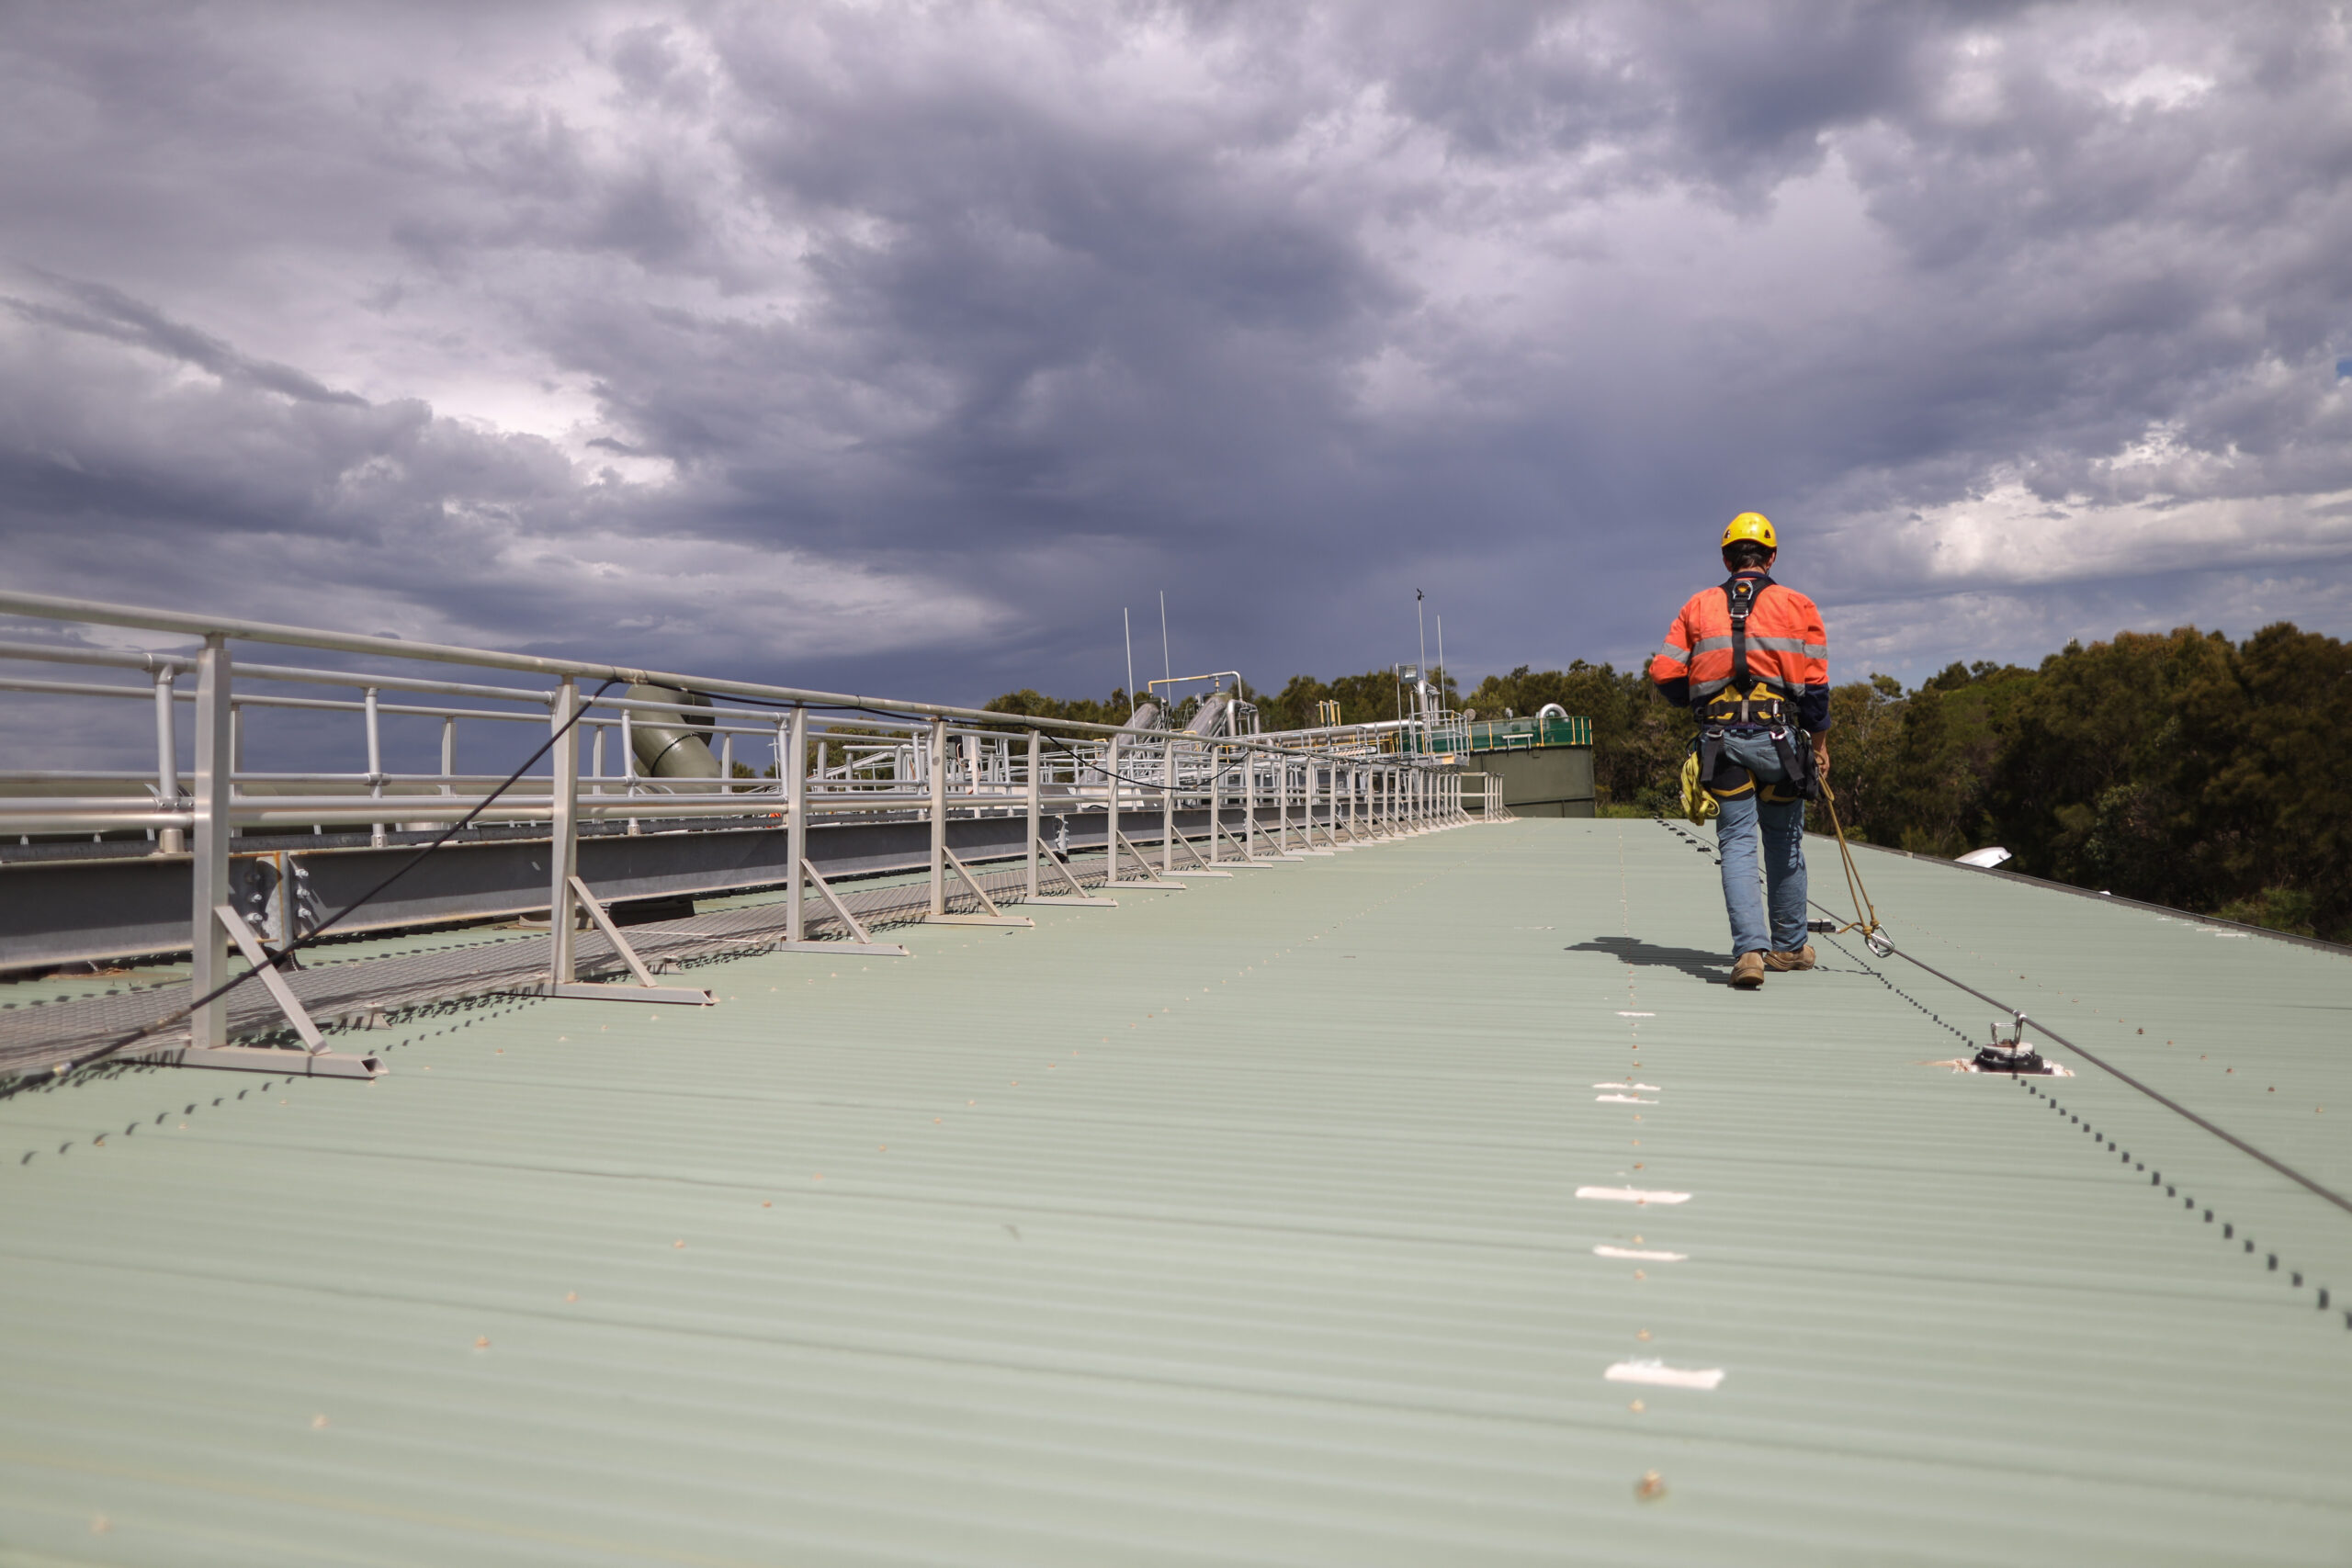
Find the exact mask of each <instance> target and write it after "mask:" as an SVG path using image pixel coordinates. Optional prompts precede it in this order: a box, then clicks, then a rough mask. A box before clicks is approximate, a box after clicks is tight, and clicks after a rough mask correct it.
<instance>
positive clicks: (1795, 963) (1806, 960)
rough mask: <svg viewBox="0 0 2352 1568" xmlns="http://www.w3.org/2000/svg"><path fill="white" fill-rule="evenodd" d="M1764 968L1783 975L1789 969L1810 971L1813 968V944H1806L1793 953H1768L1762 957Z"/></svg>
mask: <svg viewBox="0 0 2352 1568" xmlns="http://www.w3.org/2000/svg"><path fill="white" fill-rule="evenodd" d="M1764 967H1765V968H1767V969H1778V970H1781V972H1783V973H1786V972H1787V971H1789V970H1791V969H1810V968H1812V967H1813V943H1811V942H1806V943H1805V944H1804V946H1803V947H1800V948H1798V949H1797V950H1796V951H1795V952H1794V953H1766V954H1765V955H1764Z"/></svg>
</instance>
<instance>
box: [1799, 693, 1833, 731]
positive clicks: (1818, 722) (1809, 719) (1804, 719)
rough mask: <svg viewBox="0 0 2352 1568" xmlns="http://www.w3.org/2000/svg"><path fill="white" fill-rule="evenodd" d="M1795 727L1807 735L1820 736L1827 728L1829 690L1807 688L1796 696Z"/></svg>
mask: <svg viewBox="0 0 2352 1568" xmlns="http://www.w3.org/2000/svg"><path fill="white" fill-rule="evenodd" d="M1797 725H1798V727H1799V728H1802V729H1804V732H1805V733H1806V734H1808V735H1821V734H1825V733H1826V732H1827V730H1828V728H1829V688H1828V687H1826V686H1807V687H1806V688H1805V689H1804V691H1802V692H1799V693H1798V694H1797Z"/></svg>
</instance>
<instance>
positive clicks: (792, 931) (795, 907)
mask: <svg viewBox="0 0 2352 1568" xmlns="http://www.w3.org/2000/svg"><path fill="white" fill-rule="evenodd" d="M776 761H779V762H781V763H783V764H784V766H783V768H782V769H781V772H782V773H783V774H784V779H785V784H784V843H785V853H786V856H787V857H789V858H790V860H791V862H792V870H791V872H790V874H788V875H787V876H786V880H785V911H784V940H785V941H786V942H800V941H804V940H806V939H805V935H804V933H803V931H802V930H801V910H800V900H801V897H803V895H802V891H801V883H802V876H801V871H800V866H801V863H802V862H803V861H806V860H807V859H808V858H809V710H808V709H807V708H805V707H797V708H794V709H793V710H792V725H791V728H789V729H788V730H787V731H786V735H785V742H784V755H783V756H781V757H779V758H777V759H776Z"/></svg>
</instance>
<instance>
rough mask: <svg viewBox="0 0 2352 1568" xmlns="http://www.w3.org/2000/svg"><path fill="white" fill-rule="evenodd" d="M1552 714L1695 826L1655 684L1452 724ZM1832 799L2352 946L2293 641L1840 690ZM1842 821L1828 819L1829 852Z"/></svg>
mask: <svg viewBox="0 0 2352 1568" xmlns="http://www.w3.org/2000/svg"><path fill="white" fill-rule="evenodd" d="M1247 694H1248V695H1249V696H1250V699H1251V700H1252V701H1255V702H1256V703H1258V705H1259V708H1260V712H1261V716H1262V721H1263V723H1264V726H1265V728H1268V729H1294V728H1306V727H1308V726H1310V725H1312V724H1313V723H1314V722H1315V719H1316V704H1317V702H1318V701H1336V702H1338V703H1339V704H1340V710H1341V716H1342V718H1343V719H1344V720H1345V721H1346V722H1348V723H1351V724H1360V723H1367V722H1374V721H1377V720H1380V719H1385V718H1392V717H1394V716H1396V712H1395V710H1396V708H1397V691H1396V680H1395V677H1394V676H1393V675H1392V674H1391V673H1390V672H1388V671H1371V672H1370V673H1367V674H1364V675H1358V676H1344V677H1341V678H1340V679H1339V680H1336V681H1329V682H1327V681H1320V680H1317V679H1316V678H1314V677H1312V676H1307V675H1298V676H1294V677H1292V679H1291V680H1290V681H1289V682H1287V683H1286V684H1285V685H1284V686H1283V688H1282V690H1281V691H1279V692H1276V693H1273V694H1262V693H1257V692H1254V691H1250V692H1247ZM1546 703H1557V704H1559V705H1561V706H1562V707H1563V708H1565V709H1566V710H1567V711H1568V712H1569V713H1571V714H1576V715H1579V716H1584V717H1587V718H1589V719H1590V720H1591V721H1592V729H1593V751H1594V755H1593V777H1594V783H1595V785H1596V787H1597V793H1598V794H1599V796H1600V803H1601V805H1602V807H1603V808H1604V809H1613V810H1618V811H1624V810H1632V811H1638V812H1642V813H1645V814H1659V815H1662V814H1665V813H1667V812H1669V811H1673V810H1675V809H1678V808H1679V789H1678V784H1677V775H1678V773H1679V769H1680V767H1681V763H1682V758H1683V754H1684V751H1685V749H1686V748H1687V747H1688V746H1689V744H1690V740H1691V736H1692V734H1693V733H1694V732H1695V729H1694V726H1693V724H1692V722H1691V716H1690V715H1689V714H1688V713H1687V712H1685V711H1683V710H1680V709H1677V708H1674V707H1671V706H1669V705H1667V704H1666V703H1664V702H1662V701H1660V700H1659V698H1658V697H1657V694H1656V692H1655V691H1654V690H1653V689H1652V687H1651V685H1650V683H1649V680H1648V678H1647V675H1646V673H1645V671H1640V670H1631V671H1621V670H1618V669H1616V668H1615V667H1614V666H1612V665H1610V664H1605V663H1604V664H1598V665H1596V664H1589V663H1587V662H1585V661H1584V660H1577V661H1575V662H1574V663H1572V664H1570V665H1569V666H1568V667H1567V668H1566V670H1543V671H1536V670H1532V669H1530V668H1529V667H1528V666H1526V665H1521V666H1520V667H1519V668H1518V669H1516V670H1513V671H1510V673H1509V674H1506V675H1490V676H1488V677H1487V678H1486V679H1485V680H1484V681H1482V682H1479V684H1478V685H1477V687H1476V689H1475V690H1473V691H1471V692H1470V693H1468V694H1466V695H1464V694H1461V693H1460V692H1459V691H1458V690H1457V689H1456V688H1455V687H1454V686H1453V682H1451V681H1449V682H1447V705H1448V706H1449V707H1459V708H1466V709H1470V710H1474V711H1475V712H1476V715H1477V716H1479V717H1480V718H1500V717H1502V716H1504V715H1505V714H1506V712H1509V713H1513V714H1517V715H1521V716H1524V715H1529V714H1532V713H1534V712H1536V711H1537V710H1538V709H1540V708H1541V707H1543V705H1544V704H1546ZM989 707H991V708H993V709H996V710H998V711H1000V712H1005V713H1012V714H1022V715H1036V716H1052V717H1061V718H1080V719H1094V720H1095V721H1096V722H1101V723H1111V724H1119V723H1124V722H1125V719H1126V716H1127V713H1128V706H1127V702H1126V694H1125V693H1124V692H1114V693H1113V694H1112V697H1111V699H1110V700H1109V701H1107V702H1105V703H1101V704H1093V703H1087V702H1082V701H1081V702H1077V703H1065V702H1058V701H1057V700H1055V699H1052V698H1046V697H1040V696H1039V695H1038V694H1036V693H1035V692H1028V691H1023V692H1016V693H1010V694H1007V695H1005V696H1002V697H1000V698H998V699H996V700H995V701H994V702H991V703H990V704H989ZM1830 712H1831V715H1832V716H1833V718H1834V719H1835V721H1836V728H1835V730H1834V732H1833V734H1832V737H1831V746H1832V759H1833V765H1832V783H1833V784H1834V786H1835V788H1836V792H1837V802H1838V816H1839V818H1840V820H1841V821H1842V822H1843V823H1844V825H1845V828H1846V830H1847V832H1848V834H1849V836H1851V837H1855V838H1858V839H1860V840H1863V841H1865V842H1870V843H1878V844H1885V845H1890V846H1893V847H1895V848H1899V849H1905V850H1912V851H1915V852H1920V853H1925V854H1933V855H1941V856H1951V855H1957V854H1961V853H1963V852H1967V851H1969V850H1973V849H1978V848H1982V847H1984V846H1986V845H1991V844H1998V845H2000V846H2001V847H2003V848H2005V849H2007V850H2008V851H2009V852H2011V853H2012V854H2013V855H2015V856H2016V857H2017V858H2016V859H2015V860H2014V861H2013V862H2011V863H2010V869H2013V870H2018V871H2023V872H2026V873H2029V874H2032V875H2035V876H2045V877H2051V878H2053V879H2055V880H2057V881H2061V882H2067V883H2072V884H2075V886H2083V887H2096V888H2102V889H2106V890H2108V891H2111V892H2113V893H2116V894H2119V895H2120V896H2123V897H2131V898H2143V899H2146V900H2148V901H2150V902H2152V903H2158V904H2168V905H2171V906H2173V907H2175V908H2183V909H2192V910H2196V911H2199V912H2200V913H2205V914H2214V915H2220V916H2222V917H2223V918H2225V919H2239V920H2246V921H2250V922H2253V923H2255V924H2259V925H2265V926H2269V927H2272V928H2274V929H2278V930H2282V931H2299V932H2302V933H2304V934H2308V935H2319V936H2325V937H2330V938H2333V939H2335V940H2337V941H2352V725H2347V724H2346V716H2352V643H2346V642H2342V641H2338V640H2337V639H2335V638H2334V637H2326V636H2324V635H2322V634H2320V633H2316V632H2306V631H2302V630H2300V629H2299V628H2297V627H2296V626H2292V625H2290V624H2287V623H2283V622H2282V623H2280V624H2278V625H2277V626H2266V627H2264V628H2263V629H2262V630H2261V631H2259V632H2256V634H2255V635H2254V636H2252V637H2248V638H2246V639H2245V641H2244V642H2239V643H2233V642H2232V641H2231V640H2230V639H2229V638H2228V637H2224V636H2222V634H2221V633H2219V632H2200V631H2199V630H2198V629H2197V628H2195V627H2193V626H2184V627H2181V628H2179V629H2178V630H2176V631H2172V632H2169V633H2165V634H2162V635H2156V634H2144V633H2139V632H2123V633H2120V634H2119V635H2118V636H2117V637H2115V638H2114V639H2113V640H2112V641H2109V642H2095V643H2092V644H2090V645H2089V646H2087V647H2086V646H2084V645H2083V644H2081V643H2079V642H2070V643H2068V644H2067V645H2066V646H2065V647H2064V649H2060V650H2059V651H2058V652H2056V653H2053V654H2052V655H2050V656H2049V657H2048V658H2047V659H2044V660H2042V661H2041V665H2040V667H2039V668H2037V669H2030V670H2029V669H2026V668H2023V667H2022V666H2018V665H2014V664H1999V665H1996V664H1994V663H1991V662H1989V661H1979V662H1977V663H1973V664H1966V665H1963V664H1959V663H1955V664H1952V665H1951V666H1950V667H1949V668H1947V669H1945V670H1944V671H1942V672H1940V673H1939V674H1937V675H1935V676H1933V677H1931V678H1930V679H1928V681H1926V682H1922V683H1921V684H1920V685H1918V686H1917V687H1915V688H1912V689H1910V690H1908V691H1906V690H1905V689H1904V687H1903V685H1902V683H1901V682H1898V681H1896V680H1894V678H1893V677H1891V676H1886V675H1876V674H1874V675H1871V677H1870V678H1869V679H1867V680H1863V681H1855V682H1849V683H1848V684H1845V685H1841V686H1838V687H1836V688H1835V689H1834V690H1833V691H1832V693H1831V694H1830ZM1826 816H1827V814H1826V812H1825V811H1823V810H1821V808H1819V807H1815V812H1814V817H1815V821H1814V823H1813V826H1815V828H1816V829H1826V828H1827V826H1828V824H1827V820H1826Z"/></svg>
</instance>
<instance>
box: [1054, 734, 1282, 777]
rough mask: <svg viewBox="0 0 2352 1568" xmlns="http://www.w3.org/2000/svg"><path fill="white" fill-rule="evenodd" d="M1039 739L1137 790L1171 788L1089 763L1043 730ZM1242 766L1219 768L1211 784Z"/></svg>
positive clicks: (1228, 765) (1229, 763)
mask: <svg viewBox="0 0 2352 1568" xmlns="http://www.w3.org/2000/svg"><path fill="white" fill-rule="evenodd" d="M1037 737H1038V739H1041V740H1043V741H1045V743H1046V745H1048V746H1051V747H1052V748H1053V749H1054V750H1057V751H1059V752H1060V753H1061V754H1062V755H1063V756H1065V757H1068V758H1070V759H1071V760H1072V761H1076V762H1078V763H1079V764H1080V766H1082V767H1086V768H1090V769H1091V770H1093V771H1094V772H1095V773H1101V774H1103V775H1104V776H1105V777H1108V778H1114V779H1116V780H1118V781H1119V782H1120V783H1121V784H1133V785H1135V786H1136V788H1137V789H1166V788H1168V787H1170V786H1169V784H1168V783H1167V781H1166V780H1164V779H1131V778H1129V777H1127V775H1126V774H1125V773H1112V772H1111V770H1110V769H1109V768H1107V767H1105V766H1103V764H1102V763H1100V762H1093V761H1087V759H1086V758H1085V757H1084V756H1083V755H1081V754H1080V753H1079V752H1076V751H1073V750H1070V749H1069V747H1067V746H1065V745H1063V744H1062V743H1061V740H1060V739H1059V738H1058V737H1056V736H1052V735H1047V734H1046V732H1045V731H1044V730H1042V729H1041V730H1039V731H1038V732H1037ZM1241 765H1242V764H1241V763H1239V762H1227V764H1226V765H1225V766H1224V767H1222V768H1219V769H1218V770H1217V771H1216V773H1213V774H1211V775H1210V777H1209V782H1210V783H1211V784H1215V783H1216V781H1217V780H1218V779H1221V778H1223V777H1225V775H1226V774H1227V773H1231V772H1233V771H1234V770H1235V769H1236V768H1238V767H1240V766H1241ZM1193 787H1194V788H1195V789H1197V788H1199V787H1200V786H1199V785H1197V784H1195V785H1194V786H1193Z"/></svg>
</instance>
